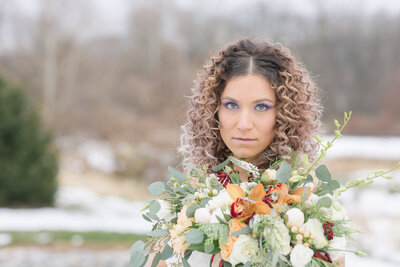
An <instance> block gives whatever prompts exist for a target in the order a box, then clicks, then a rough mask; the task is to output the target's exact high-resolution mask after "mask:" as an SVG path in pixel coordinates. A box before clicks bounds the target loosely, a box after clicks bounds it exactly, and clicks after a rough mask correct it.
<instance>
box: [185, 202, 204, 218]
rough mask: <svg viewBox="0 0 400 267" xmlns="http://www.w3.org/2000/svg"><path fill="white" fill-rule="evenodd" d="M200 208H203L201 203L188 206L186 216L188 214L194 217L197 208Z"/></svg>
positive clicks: (189, 216)
mask: <svg viewBox="0 0 400 267" xmlns="http://www.w3.org/2000/svg"><path fill="white" fill-rule="evenodd" d="M198 208H201V207H200V205H197V204H195V205H192V206H190V207H189V208H187V210H186V216H187V217H188V218H193V217H194V213H195V212H196V210H197V209H198Z"/></svg>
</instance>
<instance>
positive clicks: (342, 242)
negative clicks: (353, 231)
mask: <svg viewBox="0 0 400 267" xmlns="http://www.w3.org/2000/svg"><path fill="white" fill-rule="evenodd" d="M346 244H347V240H346V237H344V236H342V237H334V238H333V239H332V240H331V242H330V243H329V249H328V252H329V255H330V256H331V259H332V260H333V261H337V260H339V259H340V258H342V257H344V251H337V250H336V249H338V250H344V249H346ZM331 249H333V250H331Z"/></svg>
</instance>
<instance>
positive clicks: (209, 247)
mask: <svg viewBox="0 0 400 267" xmlns="http://www.w3.org/2000/svg"><path fill="white" fill-rule="evenodd" d="M213 250H214V243H211V244H208V245H205V246H204V251H205V253H207V254H211V252H213Z"/></svg>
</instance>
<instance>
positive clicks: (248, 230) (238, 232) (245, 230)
mask: <svg viewBox="0 0 400 267" xmlns="http://www.w3.org/2000/svg"><path fill="white" fill-rule="evenodd" d="M248 233H250V227H248V226H246V227H245V228H242V229H240V230H237V231H236V232H233V233H232V234H231V236H238V235H244V234H248Z"/></svg>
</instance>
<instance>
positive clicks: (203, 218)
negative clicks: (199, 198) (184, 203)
mask: <svg viewBox="0 0 400 267" xmlns="http://www.w3.org/2000/svg"><path fill="white" fill-rule="evenodd" d="M210 219H211V214H210V210H209V209H207V208H198V209H197V210H196V211H195V213H194V220H195V221H196V222H198V223H208V222H209V221H210Z"/></svg>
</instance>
